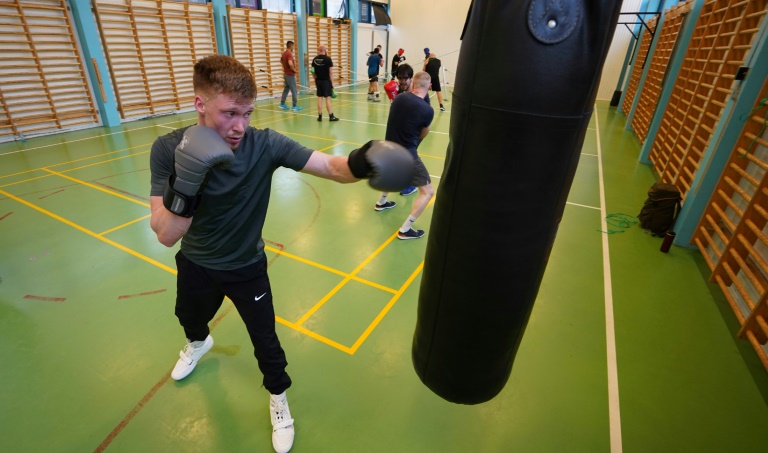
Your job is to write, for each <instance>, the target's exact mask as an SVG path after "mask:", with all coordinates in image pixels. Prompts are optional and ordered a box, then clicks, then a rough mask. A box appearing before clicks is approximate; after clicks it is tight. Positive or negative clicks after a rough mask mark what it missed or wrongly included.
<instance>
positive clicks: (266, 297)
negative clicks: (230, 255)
mask: <svg viewBox="0 0 768 453" xmlns="http://www.w3.org/2000/svg"><path fill="white" fill-rule="evenodd" d="M176 268H177V269H178V271H179V273H178V276H177V279H176V316H177V317H178V318H179V323H181V326H182V327H184V333H186V335H187V338H188V339H189V340H190V341H202V340H205V338H206V337H207V336H208V334H209V333H210V330H209V329H208V323H209V322H210V321H211V320H212V319H213V317H214V316H215V315H216V312H217V311H218V309H219V307H221V303H222V302H223V301H224V297H225V296H226V297H229V298H230V299H231V300H232V302H233V303H234V304H235V308H237V311H238V313H240V317H241V318H242V319H243V322H245V327H246V328H247V329H248V334H249V335H250V337H251V342H252V343H253V353H254V355H255V356H256V360H257V361H258V363H259V369H260V370H261V372H262V373H263V374H264V381H263V383H264V387H266V389H267V390H269V392H270V393H272V394H275V395H279V394H280V393H283V392H284V391H285V390H286V389H287V388H288V387H290V386H291V378H290V377H289V376H288V373H286V372H285V367H286V366H287V365H288V362H287V360H286V359H285V352H284V351H283V348H282V347H281V346H280V340H279V339H278V338H277V332H275V309H274V307H273V306H272V289H271V288H270V286H269V277H268V276H267V259H266V257H263V258H262V259H261V260H259V261H258V262H256V263H254V264H251V265H249V266H246V267H243V268H240V269H235V270H231V271H220V270H215V269H208V268H205V267H202V266H198V265H197V264H195V263H193V262H192V261H190V260H188V259H187V258H186V257H185V256H184V255H183V254H182V253H181V252H179V253H177V254H176Z"/></svg>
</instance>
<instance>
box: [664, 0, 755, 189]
mask: <svg viewBox="0 0 768 453" xmlns="http://www.w3.org/2000/svg"><path fill="white" fill-rule="evenodd" d="M765 13H766V0H708V1H706V2H705V4H704V5H703V7H702V12H701V15H700V16H699V19H698V21H697V23H696V27H695V29H694V32H693V36H692V37H691V42H690V44H689V46H688V49H687V51H686V54H685V58H684V61H683V63H682V66H681V68H680V73H679V76H678V78H677V79H676V80H675V85H674V87H673V89H672V95H671V97H670V101H669V104H668V105H667V107H666V109H665V111H664V114H663V117H662V120H661V123H660V125H659V131H658V133H657V134H656V137H655V139H654V142H653V145H652V147H651V152H650V155H649V158H650V160H651V162H652V163H653V166H654V168H655V169H656V171H658V173H659V175H660V176H661V180H662V181H663V182H667V183H672V184H675V185H676V186H677V187H678V189H680V193H681V194H682V195H683V197H685V195H686V193H687V192H688V190H689V189H690V187H691V182H692V181H693V178H694V175H695V173H696V170H697V169H698V165H699V162H700V161H701V159H702V157H703V153H704V150H705V149H706V148H707V145H708V144H709V140H710V138H711V137H712V135H713V133H714V131H715V128H716V126H717V123H718V121H719V120H720V116H721V114H722V112H723V109H724V108H725V104H726V102H727V99H728V97H730V96H731V95H732V90H733V86H734V80H735V75H736V73H737V70H738V69H739V67H741V66H742V65H743V64H744V60H745V58H746V56H747V54H748V53H749V51H750V50H751V48H752V45H753V41H754V38H755V35H756V33H757V32H758V31H759V29H760V25H761V21H762V20H763V19H764V16H765Z"/></svg>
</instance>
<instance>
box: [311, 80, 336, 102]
mask: <svg viewBox="0 0 768 453" xmlns="http://www.w3.org/2000/svg"><path fill="white" fill-rule="evenodd" d="M315 85H316V86H317V97H319V98H329V97H331V95H332V94H333V85H331V81H330V80H315Z"/></svg>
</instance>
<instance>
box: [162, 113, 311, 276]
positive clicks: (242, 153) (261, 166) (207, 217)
mask: <svg viewBox="0 0 768 453" xmlns="http://www.w3.org/2000/svg"><path fill="white" fill-rule="evenodd" d="M186 129H187V128H183V129H177V130H175V131H173V132H171V133H169V134H167V135H164V136H162V137H159V138H158V139H157V140H155V143H153V144H152V153H151V154H150V170H151V171H152V189H151V191H150V195H151V196H163V192H164V190H165V185H166V184H167V181H168V177H169V176H170V175H171V172H173V165H174V152H175V150H176V145H178V144H179V142H181V138H182V137H183V135H184V131H185V130H186ZM311 154H312V150H310V149H308V148H305V147H304V146H302V145H300V144H299V143H297V142H295V141H293V140H291V139H289V138H287V137H285V136H283V135H280V134H279V133H277V132H275V131H272V130H270V129H254V128H252V127H249V128H248V129H247V130H246V131H245V136H244V137H243V139H242V141H241V142H240V146H239V147H238V148H237V150H236V151H235V161H234V163H233V164H232V165H231V166H230V167H229V168H226V169H220V168H214V169H212V170H211V171H210V172H208V179H207V181H206V183H205V187H204V190H203V195H202V199H201V200H200V208H199V209H198V210H197V211H196V212H195V215H194V217H193V218H192V225H191V226H190V227H189V230H188V231H187V233H186V234H185V235H184V237H183V238H182V239H181V252H182V253H183V254H184V256H186V257H187V258H188V259H189V260H190V261H192V262H193V263H196V264H198V265H200V266H203V267H207V268H210V269H218V270H232V269H239V268H242V267H245V266H248V265H249V264H253V263H255V262H256V261H258V260H259V259H260V258H261V257H262V255H263V254H264V242H263V241H262V239H261V230H262V228H263V227H264V219H265V218H266V215H267V206H268V205H269V194H270V188H271V185H272V173H273V172H274V171H275V170H276V169H277V168H278V167H288V168H291V169H293V170H296V171H299V170H301V169H302V168H304V166H305V165H306V164H307V161H308V160H309V156H310V155H311Z"/></svg>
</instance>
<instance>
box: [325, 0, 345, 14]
mask: <svg viewBox="0 0 768 453" xmlns="http://www.w3.org/2000/svg"><path fill="white" fill-rule="evenodd" d="M325 7H326V12H327V16H328V17H332V18H334V19H344V18H346V17H347V5H346V1H345V0H326V5H325Z"/></svg>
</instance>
